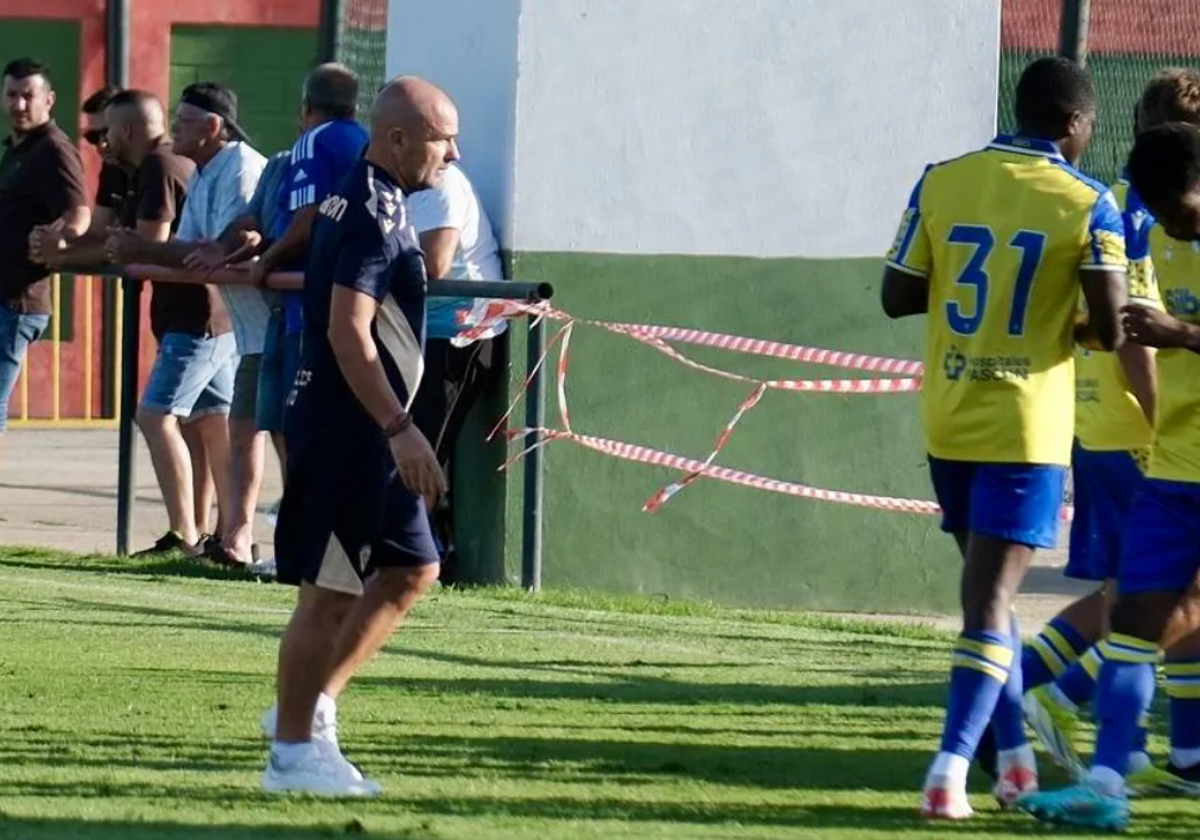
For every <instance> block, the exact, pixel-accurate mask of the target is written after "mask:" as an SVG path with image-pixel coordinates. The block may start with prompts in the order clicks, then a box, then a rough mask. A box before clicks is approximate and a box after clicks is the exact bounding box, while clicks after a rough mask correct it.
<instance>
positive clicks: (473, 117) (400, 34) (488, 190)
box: [385, 0, 521, 247]
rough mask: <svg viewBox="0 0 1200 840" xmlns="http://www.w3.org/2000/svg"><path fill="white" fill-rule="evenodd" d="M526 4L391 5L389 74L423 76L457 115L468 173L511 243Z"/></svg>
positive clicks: (447, 1) (428, 0)
mask: <svg viewBox="0 0 1200 840" xmlns="http://www.w3.org/2000/svg"><path fill="white" fill-rule="evenodd" d="M520 11H521V0H389V2H388V39H387V63H386V65H385V66H386V68H387V74H388V77H389V78H390V77H392V76H397V75H399V74H401V73H411V74H415V75H418V76H422V77H424V78H426V79H428V80H430V81H431V82H434V83H435V84H437V85H439V86H440V87H442V88H443V89H444V90H445V91H446V92H447V93H449V94H450V96H451V97H453V99H454V101H455V103H456V104H457V105H458V110H459V128H460V135H461V138H462V142H461V146H462V153H463V161H462V167H463V169H464V170H465V171H466V173H467V175H468V176H470V178H471V182H472V183H473V184H474V185H475V189H476V191H478V193H479V196H480V199H481V200H482V201H483V204H484V208H485V209H486V210H487V212H488V216H490V217H491V220H492V225H493V227H494V228H495V229H496V235H497V236H498V237H499V238H500V241H501V242H502V243H503V245H504V246H505V247H511V243H512V221H513V220H512V215H511V208H512V195H513V181H512V175H513V160H514V154H515V147H514V140H515V135H514V128H515V125H516V119H517V110H516V100H517V45H518V34H517V25H518V20H519V19H520Z"/></svg>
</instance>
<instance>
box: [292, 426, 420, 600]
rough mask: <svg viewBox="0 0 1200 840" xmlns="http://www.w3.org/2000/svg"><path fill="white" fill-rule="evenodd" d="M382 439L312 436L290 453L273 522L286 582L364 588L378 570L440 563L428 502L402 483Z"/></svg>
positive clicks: (349, 591)
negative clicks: (276, 519) (358, 440)
mask: <svg viewBox="0 0 1200 840" xmlns="http://www.w3.org/2000/svg"><path fill="white" fill-rule="evenodd" d="M382 440H383V438H382V436H380V439H379V443H380V445H378V446H374V445H364V444H350V443H349V442H348V441H347V440H345V439H342V440H341V441H338V442H337V443H335V442H334V441H332V440H330V441H315V440H314V441H308V442H307V443H308V444H309V445H307V446H305V447H303V448H300V449H298V451H296V452H289V453H288V475H287V484H286V485H285V486H284V489H283V501H282V502H281V503H280V506H279V522H278V525H277V526H276V528H275V556H276V565H277V571H278V575H279V581H280V582H281V583H290V584H292V585H295V586H298V585H300V584H301V583H309V584H312V585H314V586H319V587H321V588H322V589H329V590H333V591H335V592H344V593H346V594H348V595H360V594H362V591H363V584H364V582H365V581H366V580H368V579H369V578H370V577H371V575H372V574H373V573H374V572H375V570H376V569H383V568H395V567H401V568H412V567H418V566H426V565H430V564H433V563H437V562H438V551H437V548H436V546H435V545H434V542H433V536H432V534H431V533H430V530H429V517H428V516H427V515H426V512H425V502H424V501H423V500H422V499H420V498H419V497H418V496H416V495H414V494H413V493H412V492H410V491H409V490H408V488H407V487H405V486H404V485H403V484H402V483H401V481H400V477H399V473H398V472H397V470H396V466H395V463H394V462H393V461H392V457H391V453H390V452H389V451H388V449H387V446H386V445H385V444H383V443H382ZM289 445H290V441H289Z"/></svg>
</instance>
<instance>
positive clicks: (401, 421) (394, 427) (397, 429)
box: [383, 412, 413, 438]
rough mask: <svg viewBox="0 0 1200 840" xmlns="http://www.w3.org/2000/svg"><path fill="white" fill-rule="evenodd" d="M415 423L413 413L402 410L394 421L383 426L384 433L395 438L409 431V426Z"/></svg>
mask: <svg viewBox="0 0 1200 840" xmlns="http://www.w3.org/2000/svg"><path fill="white" fill-rule="evenodd" d="M412 424H413V419H412V415H411V414H408V413H405V412H401V413H400V414H397V415H396V417H395V418H394V419H393V420H392V422H390V423H388V424H387V425H386V426H384V427H383V433H384V434H385V435H386V436H387V437H388V438H394V437H395V436H396V435H399V434H403V433H404V432H406V431H408V427H409V426H411V425H412Z"/></svg>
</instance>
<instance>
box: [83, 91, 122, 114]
mask: <svg viewBox="0 0 1200 840" xmlns="http://www.w3.org/2000/svg"><path fill="white" fill-rule="evenodd" d="M120 92H121V89H120V88H119V87H117V86H116V85H105V86H104V87H102V88H100V90H98V91H96V92H95V93H93V94H92V95H91V96H89V97H88V98H87V99H85V100H83V105H81V106H79V110H81V111H83V113H85V114H102V113H104V109H105V108H107V107H108V103H110V102H112V99H113V97H114V96H116V95H117V94H118V93H120Z"/></svg>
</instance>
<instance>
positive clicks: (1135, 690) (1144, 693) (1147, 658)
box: [1092, 633, 1158, 776]
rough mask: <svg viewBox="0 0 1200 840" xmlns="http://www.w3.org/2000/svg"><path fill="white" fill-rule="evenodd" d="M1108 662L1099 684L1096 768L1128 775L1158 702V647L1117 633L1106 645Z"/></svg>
mask: <svg viewBox="0 0 1200 840" xmlns="http://www.w3.org/2000/svg"><path fill="white" fill-rule="evenodd" d="M1102 644H1103V653H1104V658H1105V660H1106V662H1105V663H1104V667H1103V669H1101V671H1100V679H1099V680H1098V681H1097V683H1096V719H1097V721H1098V722H1099V730H1098V731H1097V733H1096V755H1095V758H1094V759H1093V761H1092V766H1093V768H1107V769H1109V770H1112V771H1114V772H1116V773H1117V774H1119V775H1121V776H1124V775H1125V774H1126V772H1127V771H1128V769H1129V754H1130V753H1131V752H1133V751H1135V750H1136V749H1138V742H1139V739H1140V737H1141V736H1140V734H1139V730H1141V731H1143V732H1144V729H1143V727H1142V723H1143V721H1144V719H1145V716H1146V714H1147V712H1148V711H1149V710H1150V701H1151V700H1153V699H1154V666H1155V665H1156V664H1157V662H1158V646H1157V645H1156V644H1155V643H1154V642H1147V641H1144V640H1142V639H1138V638H1135V637H1133V636H1124V635H1121V634H1118V633H1114V634H1112V635H1111V636H1109V638H1108V639H1107V640H1105V641H1104V642H1103V643H1102Z"/></svg>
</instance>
